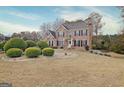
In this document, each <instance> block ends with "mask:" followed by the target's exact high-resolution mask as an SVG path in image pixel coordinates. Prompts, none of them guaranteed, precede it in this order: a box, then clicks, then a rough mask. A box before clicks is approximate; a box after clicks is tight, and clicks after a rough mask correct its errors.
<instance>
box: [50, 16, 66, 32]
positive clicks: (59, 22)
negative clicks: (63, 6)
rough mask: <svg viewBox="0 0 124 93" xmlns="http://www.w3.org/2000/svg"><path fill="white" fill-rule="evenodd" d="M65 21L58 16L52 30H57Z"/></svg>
mask: <svg viewBox="0 0 124 93" xmlns="http://www.w3.org/2000/svg"><path fill="white" fill-rule="evenodd" d="M63 23H64V19H60V18H57V19H56V20H55V21H54V22H53V24H52V30H53V31H56V29H57V28H58V27H59V26H60V25H61V24H63Z"/></svg>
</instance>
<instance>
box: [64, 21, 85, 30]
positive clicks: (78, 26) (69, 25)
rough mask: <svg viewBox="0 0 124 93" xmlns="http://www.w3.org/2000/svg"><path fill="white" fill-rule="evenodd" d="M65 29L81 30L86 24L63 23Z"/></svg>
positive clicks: (80, 22)
mask: <svg viewBox="0 0 124 93" xmlns="http://www.w3.org/2000/svg"><path fill="white" fill-rule="evenodd" d="M62 25H63V26H64V27H65V28H66V29H68V30H72V29H82V28H85V27H86V23H85V22H84V21H82V20H79V21H75V22H65V23H64V24H62Z"/></svg>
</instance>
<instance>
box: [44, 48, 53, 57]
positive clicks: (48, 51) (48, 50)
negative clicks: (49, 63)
mask: <svg viewBox="0 0 124 93" xmlns="http://www.w3.org/2000/svg"><path fill="white" fill-rule="evenodd" d="M42 54H43V55H44V56H53V55H54V49H53V48H44V49H43V50H42Z"/></svg>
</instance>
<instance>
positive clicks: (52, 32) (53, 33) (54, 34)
mask: <svg viewBox="0 0 124 93" xmlns="http://www.w3.org/2000/svg"><path fill="white" fill-rule="evenodd" d="M48 31H49V32H50V33H51V34H52V35H53V36H54V37H56V33H55V32H54V31H51V30H48Z"/></svg>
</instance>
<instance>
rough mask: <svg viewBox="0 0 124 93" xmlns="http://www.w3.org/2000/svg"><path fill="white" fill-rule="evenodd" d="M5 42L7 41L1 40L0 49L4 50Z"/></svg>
mask: <svg viewBox="0 0 124 93" xmlns="http://www.w3.org/2000/svg"><path fill="white" fill-rule="evenodd" d="M5 43H6V42H5V41H3V42H0V50H2V51H3V50H4V45H5Z"/></svg>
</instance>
